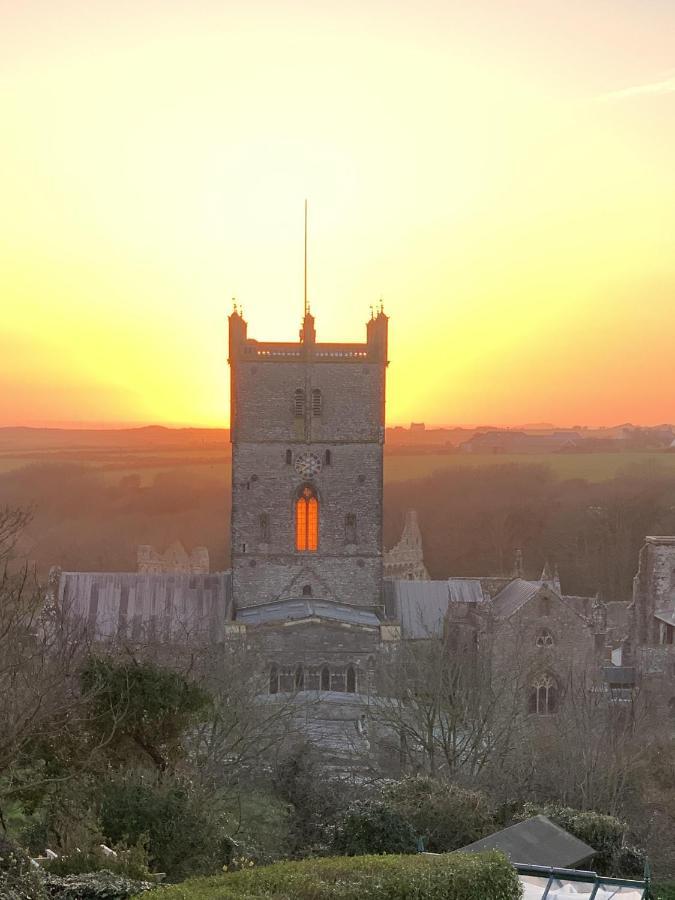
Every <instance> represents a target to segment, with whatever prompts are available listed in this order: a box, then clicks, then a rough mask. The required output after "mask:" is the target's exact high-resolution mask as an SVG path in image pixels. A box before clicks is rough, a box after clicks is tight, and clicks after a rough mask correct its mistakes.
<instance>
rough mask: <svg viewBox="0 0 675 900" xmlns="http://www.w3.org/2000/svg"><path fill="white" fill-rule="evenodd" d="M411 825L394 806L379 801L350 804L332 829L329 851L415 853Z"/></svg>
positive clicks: (346, 853) (355, 853)
mask: <svg viewBox="0 0 675 900" xmlns="http://www.w3.org/2000/svg"><path fill="white" fill-rule="evenodd" d="M416 849H417V838H416V836H415V830H414V828H413V827H412V825H411V824H410V823H409V822H407V821H406V820H405V819H404V818H403V816H402V815H401V814H400V813H399V812H397V811H396V810H395V809H393V807H391V806H388V805H387V804H386V803H382V802H380V801H372V800H371V801H366V802H364V803H356V804H354V805H353V806H351V807H350V808H349V809H348V810H347V813H346V814H345V815H344V817H343V818H342V820H341V821H340V822H339V823H338V825H337V827H336V829H335V835H334V837H333V841H332V851H333V852H334V853H340V854H344V855H345V856H359V855H361V854H364V853H414V852H415V850H416Z"/></svg>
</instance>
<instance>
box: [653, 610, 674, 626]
mask: <svg viewBox="0 0 675 900" xmlns="http://www.w3.org/2000/svg"><path fill="white" fill-rule="evenodd" d="M654 618H656V619H658V620H659V622H665V623H666V625H673V626H675V606H673V607H670V608H669V609H657V610H656V612H655V613H654Z"/></svg>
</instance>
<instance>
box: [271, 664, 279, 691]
mask: <svg viewBox="0 0 675 900" xmlns="http://www.w3.org/2000/svg"><path fill="white" fill-rule="evenodd" d="M278 693H279V669H278V668H277V667H276V666H272V668H271V669H270V694H278Z"/></svg>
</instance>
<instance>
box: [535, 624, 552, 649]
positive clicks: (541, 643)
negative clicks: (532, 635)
mask: <svg viewBox="0 0 675 900" xmlns="http://www.w3.org/2000/svg"><path fill="white" fill-rule="evenodd" d="M554 643H555V641H554V640H553V635H552V634H551V632H550V631H549V630H548V628H544V630H543V631H541V632H540V633H539V634H538V635H537V647H552V646H553V644H554Z"/></svg>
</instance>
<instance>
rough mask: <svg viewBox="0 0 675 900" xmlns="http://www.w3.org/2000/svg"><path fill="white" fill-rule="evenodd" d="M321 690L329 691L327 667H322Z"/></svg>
mask: <svg viewBox="0 0 675 900" xmlns="http://www.w3.org/2000/svg"><path fill="white" fill-rule="evenodd" d="M321 690H322V691H329V690H330V669H329V668H328V666H324V667H323V669H322V670H321Z"/></svg>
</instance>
